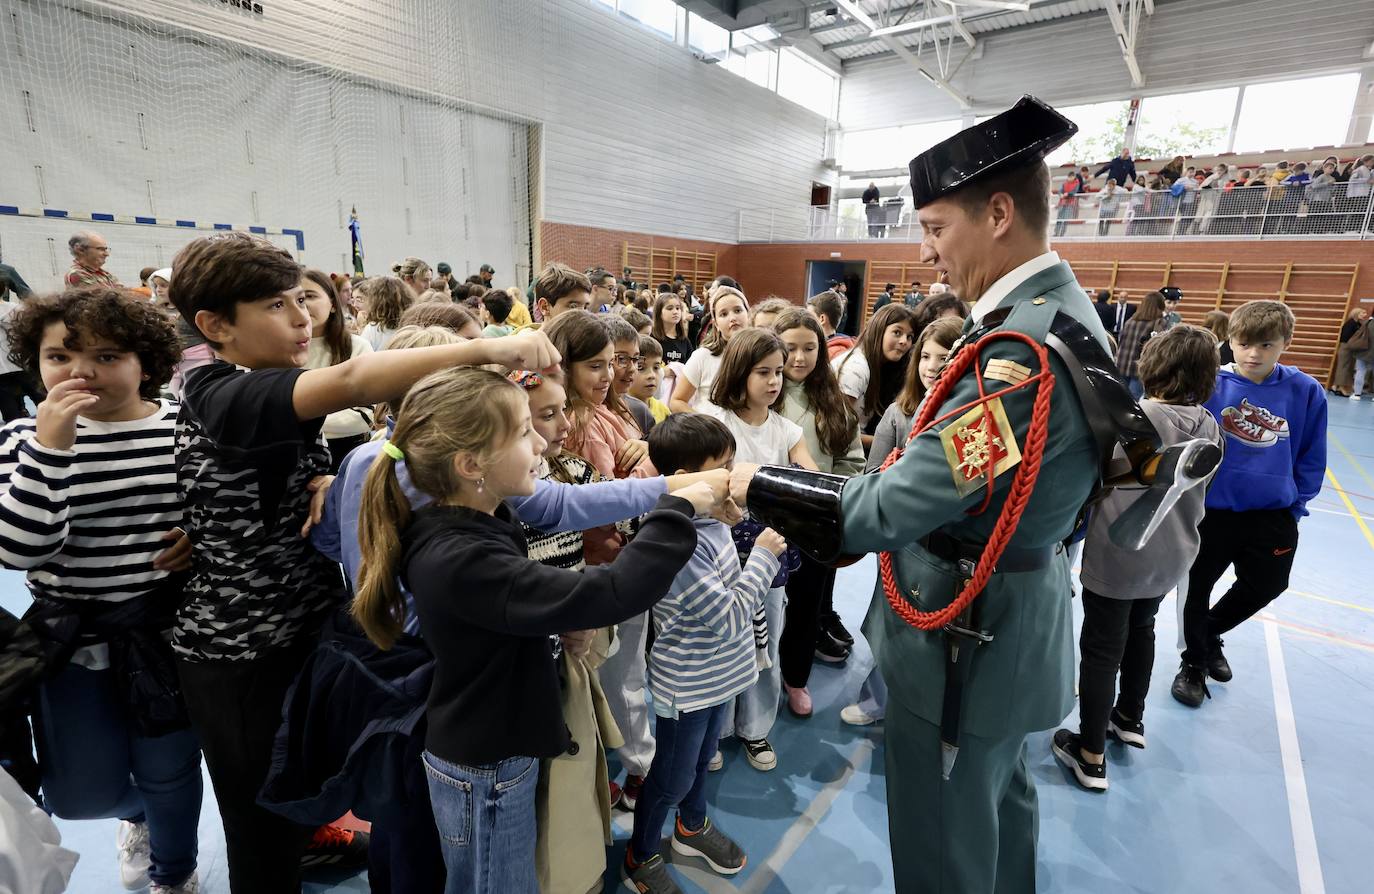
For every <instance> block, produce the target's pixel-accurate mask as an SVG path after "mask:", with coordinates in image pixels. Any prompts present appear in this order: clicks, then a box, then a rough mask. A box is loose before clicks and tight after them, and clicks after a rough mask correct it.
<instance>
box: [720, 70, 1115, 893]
mask: <svg viewBox="0 0 1374 894" xmlns="http://www.w3.org/2000/svg"><path fill="white" fill-rule="evenodd" d="M1076 130H1077V128H1076V126H1075V125H1074V124H1073V123H1072V122H1070V121H1068V120H1067V119H1066V118H1064V117H1063V116H1061V115H1059V114H1058V113H1057V112H1055V111H1054V110H1053V109H1051V108H1049V107H1048V106H1046V105H1044V104H1042V103H1040V102H1039V101H1038V100H1035V99H1032V98H1030V97H1026V98H1024V99H1022V100H1021V101H1020V102H1019V103H1017V105H1016V106H1015V107H1013V108H1012V109H1010V110H1008V111H1006V112H1004V113H1002V114H1001V115H998V116H996V117H994V118H992V119H990V120H988V121H985V122H983V123H981V124H977V125H975V126H973V127H971V128H969V129H967V130H965V131H963V132H961V133H959V134H958V135H956V136H954V137H952V138H951V139H949V140H946V141H945V142H943V143H940V144H938V145H936V146H935V147H933V148H931V149H930V150H928V151H927V152H924V153H922V154H921V155H919V156H917V157H916V158H915V159H914V160H913V161H912V162H911V187H912V196H913V200H914V203H915V205H916V207H917V209H918V212H919V215H918V216H919V220H920V222H921V226H922V229H923V230H924V233H925V238H924V241H923V242H922V244H921V260H922V261H923V262H925V263H929V264H932V265H933V266H934V268H935V269H936V270H937V271H939V272H944V273H947V274H948V277H949V284H950V287H951V288H952V289H953V291H954V292H955V294H957V295H959V296H960V297H961V298H963V299H965V300H967V301H973V302H975V303H974V305H973V311H972V315H971V317H970V319H969V321H968V323H967V324H966V326H965V336H964V339H963V341H964V342H973V343H975V344H976V346H977V347H978V348H979V350H978V353H977V359H976V361H974V362H973V363H972V364H971V365H969V366H968V368H967V370H966V371H965V372H963V373H962V374H960V375H958V377H957V380H954V381H951V382H949V383H947V384H946V383H939V384H937V388H936V390H935V391H934V392H933V394H932V397H936V396H938V395H939V389H940V387H941V385H944V387H945V388H947V389H948V390H946V392H945V395H944V399H943V401H942V402H941V403H940V404H939V406H938V409H936V408H934V407H923V410H925V411H927V412H925V413H924V418H929V419H934V420H935V421H936V424H935V425H934V426H933V427H931V428H929V429H928V430H926V431H924V432H923V433H921V434H919V435H918V436H917V437H916V438H914V439H913V440H911V441H910V443H909V444H907V445H906V448H905V452H904V453H903V454H902V455H901V458H900V459H898V460H897V461H896V462H895V463H894V464H892V465H891V466H890V467H889V468H887V469H886V470H884V471H882V472H880V473H878V474H874V475H867V476H860V477H858V478H854V479H850V480H848V481H847V482H846V481H843V480H836V479H832V478H828V477H826V476H820V475H817V474H815V473H803V472H800V471H794V470H783V469H776V468H768V467H765V468H764V469H763V470H761V471H760V472H759V474H758V475H757V476H755V477H754V479H753V481H752V483H751V484H750V485H749V490H748V497H747V499H748V505H749V509H750V511H751V513H753V515H754V516H755V517H756V518H758V519H759V520H760V521H763V522H765V523H766V524H769V525H771V526H772V527H774V528H777V529H778V530H779V531H780V532H782V533H783V534H784V535H785V536H786V537H787V538H788V539H789V541H792V542H794V543H796V544H797V545H799V546H802V548H804V549H808V551H812V552H814V553H817V554H821V553H826V552H829V553H830V555H831V556H832V557H833V556H834V555H835V554H836V553H837V552H840V551H842V552H843V553H846V554H862V553H869V552H879V551H887V552H890V553H893V554H894V555H893V557H892V560H891V566H890V567H891V570H892V572H893V577H894V580H893V581H892V583H893V584H895V586H893V587H891V590H892V596H891V597H889V596H888V595H887V594H885V588H884V584H883V581H882V580H881V576H880V580H879V584H878V594H877V596H875V598H874V601H873V605H872V607H871V608H870V610H869V614H868V618H867V619H866V621H865V622H864V634H865V635H866V636H867V638H868V641H869V643H870V644H872V647H873V651H874V654H875V656H876V657H877V661H878V666H879V668H880V669H881V671H882V674H883V677H884V679H885V680H886V681H887V683H888V687H889V702H888V708H887V720H886V734H885V735H886V755H887V757H886V771H887V795H888V828H889V832H890V836H891V849H892V857H893V867H894V870H895V874H896V888H897V891H898V892H910V894H917V892H919V894H941V892H944V894H982V892H994V891H995V892H999V894H1000V892H1007V894H1010V892H1022V891H1034V890H1035V844H1036V832H1037V821H1038V817H1037V811H1036V794H1035V784H1034V781H1033V780H1032V779H1031V776H1030V774H1029V772H1028V770H1027V765H1026V736H1027V734H1028V733H1030V732H1032V731H1034V730H1041V729H1047V728H1050V727H1053V726H1054V725H1056V724H1057V723H1059V722H1060V720H1062V719H1063V718H1064V716H1065V715H1067V714H1068V713H1069V711H1070V709H1071V708H1072V705H1073V642H1072V630H1071V627H1072V610H1071V606H1070V584H1069V562H1068V559H1067V556H1066V554H1065V550H1064V547H1063V545H1062V544H1063V541H1064V540H1065V538H1067V537H1068V536H1069V535H1070V533H1071V532H1072V531H1073V529H1074V526H1075V522H1076V520H1077V519H1078V517H1079V512H1080V510H1081V509H1082V507H1083V505H1084V503H1085V501H1086V500H1087V499H1088V497H1089V496H1090V494H1091V493H1092V492H1093V491H1094V490H1095V488H1096V487H1097V485H1098V482H1099V476H1100V474H1101V456H1102V445H1101V444H1100V443H1099V442H1097V441H1096V440H1095V438H1094V433H1093V430H1092V429H1091V428H1090V425H1089V420H1088V418H1087V416H1086V415H1085V412H1084V409H1083V406H1082V404H1081V402H1080V400H1079V399H1078V398H1079V395H1078V394H1077V389H1078V388H1079V387H1082V386H1081V385H1078V384H1076V382H1075V377H1074V375H1072V374H1070V372H1069V370H1068V368H1067V367H1066V366H1065V363H1064V361H1063V360H1061V359H1060V358H1059V356H1057V355H1055V354H1054V353H1053V352H1050V353H1048V354H1046V353H1041V352H1038V351H1037V350H1036V348H1035V347H1033V345H1032V344H1031V343H1032V342H1033V343H1034V344H1035V345H1040V346H1044V345H1045V344H1046V342H1047V338H1048V337H1049V336H1050V332H1051V327H1052V324H1053V323H1054V321H1055V317H1056V314H1058V315H1060V317H1061V320H1063V319H1065V318H1067V319H1068V320H1069V321H1070V325H1071V324H1072V323H1073V322H1076V323H1077V324H1078V327H1080V328H1077V329H1076V330H1075V331H1076V332H1077V333H1078V335H1079V336H1080V341H1081V342H1082V343H1084V344H1087V347H1089V348H1090V349H1091V350H1093V351H1096V350H1097V349H1099V348H1100V349H1101V350H1102V352H1103V353H1102V354H1101V356H1103V357H1105V356H1106V355H1105V349H1106V347H1107V337H1106V333H1105V331H1104V330H1103V328H1102V323H1101V321H1100V320H1099V319H1098V316H1097V313H1096V312H1095V311H1094V309H1093V306H1092V304H1091V303H1090V302H1089V301H1088V299H1087V297H1086V296H1085V295H1084V292H1083V289H1082V287H1081V286H1079V284H1078V282H1077V281H1076V279H1075V277H1074V274H1073V271H1072V270H1070V269H1069V265H1068V264H1066V263H1064V262H1063V261H1062V260H1060V258H1059V256H1058V255H1057V254H1055V253H1054V252H1053V251H1050V248H1049V237H1048V217H1049V200H1048V196H1049V195H1050V186H1049V171H1048V169H1047V168H1046V165H1045V162H1044V156H1045V154H1046V153H1048V152H1050V151H1051V150H1053V149H1054V148H1055V147H1057V146H1059V145H1060V144H1062V143H1063V142H1064V141H1066V140H1067V139H1069V137H1071V136H1072V135H1073V134H1074V132H1075V131H1076ZM1006 332H1017V333H1023V334H1024V335H1025V336H1027V337H1028V340H1027V341H1022V340H1017V339H1015V338H1010V337H994V336H992V335H990V334H988V333H1006ZM975 339H977V341H976V342H975V341H974V340H975ZM1088 343H1091V344H1088ZM957 351H958V348H957V347H956V353H957ZM1046 359H1048V363H1049V367H1050V372H1051V373H1053V376H1054V381H1053V385H1052V391H1051V392H1050V397H1049V404H1048V416H1047V417H1044V416H1042V417H1041V418H1040V419H1039V420H1038V422H1036V423H1033V422H1032V417H1033V416H1034V415H1035V409H1034V408H1035V403H1036V399H1037V394H1038V393H1040V392H1041V391H1043V390H1045V389H1047V388H1049V387H1051V386H1050V385H1049V383H1047V382H1046V381H1045V380H1044V379H1045V377H1044V376H1041V375H1040V374H1041V373H1042V371H1043V364H1044V361H1045V360H1046ZM952 362H953V361H952ZM1108 366H1110V364H1109V363H1108ZM1079 372H1080V373H1081V370H1079ZM952 373H953V370H949V369H947V371H946V375H951V374H952ZM980 378H981V383H982V385H981V387H982V390H981V391H980V384H979V380H980ZM1031 379H1037V381H1034V382H1031V381H1030V380H1031ZM1018 385H1020V386H1022V387H1019V388H1016V387H1015V386H1018ZM1006 389H1013V390H1006ZM1004 390H1005V393H1003V394H1001V395H1000V396H997V397H995V398H993V399H991V400H986V401H983V402H980V397H981V396H983V395H988V394H993V393H994V392H998V391H1004ZM1085 390H1087V389H1085ZM930 400H931V398H929V397H928V398H927V401H930ZM1042 409H1043V408H1042ZM946 417H947V418H946ZM1037 438H1040V439H1043V453H1042V454H1041V456H1040V459H1039V463H1038V469H1030V468H1027V469H1026V471H1027V472H1038V477H1036V478H1035V480H1034V485H1033V489H1032V490H1031V491H1030V492H1029V496H1028V499H1025V500H1022V501H1018V503H1017V504H1013V503H1009V501H1008V493H1009V491H1010V486H1011V484H1012V481H1013V478H1014V476H1015V475H1016V474H1017V473H1018V472H1019V471H1021V469H1022V466H1023V464H1025V465H1028V464H1029V462H1030V460H1026V461H1025V462H1024V463H1023V458H1024V457H1026V456H1030V457H1031V459H1032V460H1033V458H1034V453H1036V452H1038V448H1037V449H1028V448H1029V447H1030V441H1033V440H1035V439H1037ZM989 478H991V494H989ZM799 510H800V511H799ZM1009 512H1010V513H1013V514H1015V513H1018V512H1019V513H1020V518H1019V524H1018V525H1017V526H1016V527H1015V531H1014V534H1013V535H1012V536H1011V538H1010V540H1009V541H1008V542H1007V545H1006V548H1005V551H1004V552H1002V553H1001V555H1000V557H998V558H997V559H996V561H995V572H993V573H992V574H991V577H990V579H988V580H987V582H986V586H985V588H984V589H983V590H982V592H981V595H979V596H978V597H977V599H976V600H975V601H974V602H972V604H971V606H970V607H969V609H967V610H965V611H964V612H962V613H960V614H959V616H958V618H957V619H956V621H955V623H954V625H953V628H957V629H951V628H946V629H944V630H941V629H939V628H936V629H931V630H924V629H918V627H916V626H913V624H912V623H909V621H908V620H906V619H904V618H903V617H901V616H899V614H898V613H897V611H895V610H894V606H893V605H890V604H889V598H894V599H895V600H896V603H894V605H905V606H907V607H908V608H907V609H906V611H907V613H910V610H911V609H915V610H917V611H920V612H933V611H936V610H939V609H943V608H945V607H947V606H949V605H950V604H951V603H952V602H953V601H954V600H955V597H956V596H957V595H958V594H959V593H960V592H961V590H962V588H963V587H964V585H965V583H966V582H967V581H968V580H969V579H970V578H972V577H974V575H975V574H977V573H978V571H979V563H980V562H981V561H982V560H983V552H984V547H985V545H986V544H987V543H988V541H989V538H990V536H991V535H992V533H993V529H994V525H995V524H996V523H997V521H998V519H999V518H1001V517H1002V516H1003V515H1004V513H1009ZM827 517H829V518H830V519H832V520H833V521H834V523H835V528H834V529H833V532H832V533H831V534H830V535H829V536H830V539H831V542H830V543H828V544H827V543H826V542H825V541H826V538H827V534H826V529H825V521H826V519H827ZM835 540H842V543H836V542H834V541H835ZM983 573H985V574H986V573H987V571H986V570H984V572H983Z"/></svg>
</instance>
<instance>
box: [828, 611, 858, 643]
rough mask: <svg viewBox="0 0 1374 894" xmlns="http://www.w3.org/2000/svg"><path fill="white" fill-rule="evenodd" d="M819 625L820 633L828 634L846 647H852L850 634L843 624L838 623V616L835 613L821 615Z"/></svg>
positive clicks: (852, 639) (852, 640)
mask: <svg viewBox="0 0 1374 894" xmlns="http://www.w3.org/2000/svg"><path fill="white" fill-rule="evenodd" d="M820 624H821V632H822V633H828V634H830V635H831V637H833V638H834V639H836V640H838V641H839V642H841V643H843V644H844V645H846V646H852V645H854V637H853V636H852V635H851V634H850V632H849V631H848V630H846V629H845V627H844V624H843V623H842V622H841V621H840V616H839V615H838V614H837V613H835V612H833V611H832V612H826V613H824V614H822V615H821V618H820Z"/></svg>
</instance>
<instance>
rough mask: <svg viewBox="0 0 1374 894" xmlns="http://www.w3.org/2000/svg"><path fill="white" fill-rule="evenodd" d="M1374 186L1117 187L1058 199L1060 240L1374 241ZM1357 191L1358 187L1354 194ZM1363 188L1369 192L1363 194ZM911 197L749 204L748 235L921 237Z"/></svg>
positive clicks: (1055, 212)
mask: <svg viewBox="0 0 1374 894" xmlns="http://www.w3.org/2000/svg"><path fill="white" fill-rule="evenodd" d="M1369 190H1370V185H1369V184H1368V183H1364V184H1349V183H1334V184H1322V185H1317V186H1312V185H1307V186H1282V185H1260V186H1236V187H1232V188H1231V189H1225V190H1222V189H1211V188H1209V189H1194V190H1185V191H1183V192H1182V193H1181V194H1178V195H1175V194H1174V193H1173V192H1171V191H1168V190H1142V189H1137V190H1131V191H1126V190H1117V191H1116V192H1115V193H1112V194H1108V193H1105V192H1093V193H1082V194H1079V195H1071V196H1052V197H1051V198H1050V221H1051V236H1052V238H1054V239H1056V240H1058V239H1070V240H1084V241H1087V240H1093V239H1111V240H1119V239H1141V240H1172V239H1189V240H1192V239H1198V240H1205V239H1361V240H1374V229H1371V223H1372V221H1371V218H1374V195H1371V193H1370V191H1369ZM1352 193H1354V194H1352ZM1361 193H1362V194H1361ZM921 238H922V233H921V225H920V224H919V223H918V222H917V221H916V215H915V213H914V212H913V211H912V208H911V205H910V204H909V203H902V204H898V203H897V202H896V201H895V200H889V201H888V202H887V203H885V204H884V205H882V206H879V207H878V208H877V209H876V213H874V214H873V215H872V216H868V215H865V216H864V217H860V218H856V217H852V216H850V217H846V216H841V215H839V214H837V213H835V212H834V211H832V210H831V209H829V208H810V207H794V208H763V209H741V210H740V212H739V241H740V242H869V241H889V242H920V241H921Z"/></svg>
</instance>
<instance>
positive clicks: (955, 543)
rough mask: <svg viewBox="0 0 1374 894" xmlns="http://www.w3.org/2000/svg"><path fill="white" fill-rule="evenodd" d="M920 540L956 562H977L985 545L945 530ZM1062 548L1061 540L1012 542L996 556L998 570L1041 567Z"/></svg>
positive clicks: (929, 549)
mask: <svg viewBox="0 0 1374 894" xmlns="http://www.w3.org/2000/svg"><path fill="white" fill-rule="evenodd" d="M917 543H919V544H921V546H923V547H925V549H926V551H927V552H929V553H930V554H931V555H932V556H934V557H935V558H937V559H943V560H945V561H946V562H953V563H954V564H956V565H957V564H959V563H960V562H977V561H978V559H979V558H980V557H981V556H982V555H983V549H984V546H985V544H981V543H965V542H964V541H962V540H959V539H958V538H955V537H951V536H950V535H948V534H946V533H945V532H943V531H931V532H930V533H929V534H927V535H926V536H924V537H922V538H921V539H920V540H918V541H917ZM1063 549H1064V545H1063V544H1061V543H1053V544H1050V545H1049V546H1032V547H1025V548H1020V549H1018V548H1016V547H1012V546H1009V547H1007V549H1006V550H1005V551H1004V552H1003V553H1002V557H1001V558H1000V559H998V560H997V568H996V569H995V570H997V571H1000V572H1003V573H1015V572H1021V571H1039V570H1040V569H1042V568H1045V567H1047V566H1048V565H1049V564H1050V562H1051V560H1053V559H1054V557H1055V556H1056V555H1058V554H1059V553H1060V552H1062V551H1063Z"/></svg>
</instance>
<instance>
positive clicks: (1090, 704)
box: [1078, 589, 1164, 754]
mask: <svg viewBox="0 0 1374 894" xmlns="http://www.w3.org/2000/svg"><path fill="white" fill-rule="evenodd" d="M1163 601H1164V597H1163V596H1155V597H1153V598H1150V599H1112V598H1110V597H1108V596H1099V595H1098V594H1097V593H1094V592H1092V591H1091V590H1088V589H1084V590H1083V630H1082V631H1081V632H1080V633H1079V636H1078V651H1079V652H1080V653H1081V655H1082V659H1081V660H1080V662H1079V665H1078V733H1079V735H1080V736H1082V738H1083V747H1084V748H1085V749H1087V750H1088V751H1091V752H1093V753H1094V754H1101V753H1102V751H1103V749H1104V748H1105V747H1106V739H1107V718H1108V716H1110V714H1111V712H1112V700H1113V698H1115V700H1116V707H1117V709H1118V710H1119V711H1121V713H1122V714H1124V715H1125V716H1126V717H1129V718H1130V719H1131V720H1139V719H1141V717H1142V716H1143V715H1144V712H1145V695H1146V693H1148V692H1149V691H1150V670H1151V668H1153V667H1154V663H1155V614H1156V613H1157V612H1158V611H1159V604H1160V603H1161V602H1163ZM1118 669H1120V671H1121V694H1120V695H1117V692H1116V688H1117V687H1116V672H1117V670H1118Z"/></svg>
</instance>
